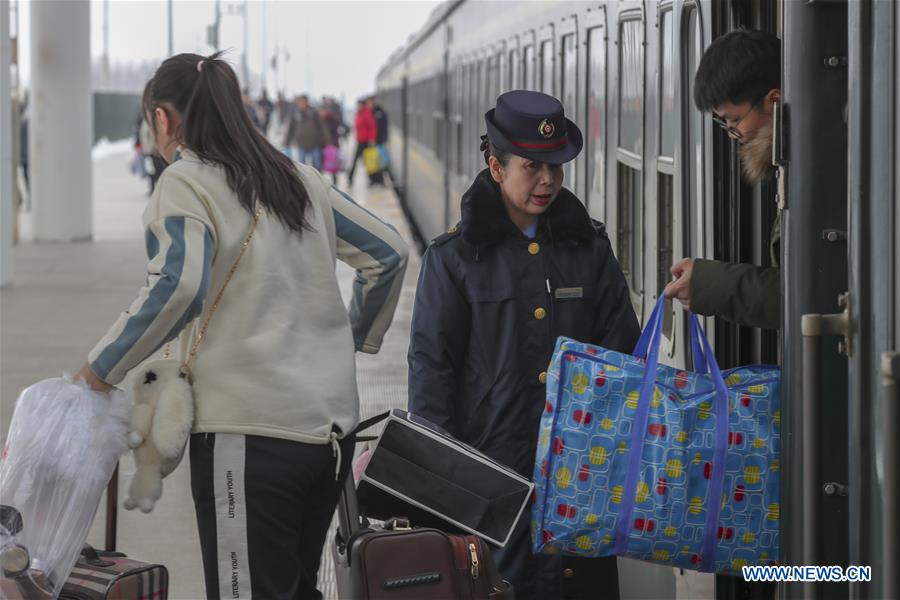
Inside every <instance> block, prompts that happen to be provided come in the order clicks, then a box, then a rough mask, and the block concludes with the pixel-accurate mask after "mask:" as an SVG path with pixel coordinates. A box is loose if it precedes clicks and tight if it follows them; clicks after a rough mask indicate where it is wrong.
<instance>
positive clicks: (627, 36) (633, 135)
mask: <svg viewBox="0 0 900 600" xmlns="http://www.w3.org/2000/svg"><path fill="white" fill-rule="evenodd" d="M642 25H643V24H642V23H641V21H640V20H636V19H632V20H628V21H622V22H621V23H619V147H620V148H624V149H626V150H629V151H631V152H633V153H635V154H638V155H640V154H641V152H642V151H643V147H642V143H641V129H642V127H641V125H642V121H643V112H644V45H643V40H642V39H641V38H642V37H643V35H642V33H641V27H642Z"/></svg>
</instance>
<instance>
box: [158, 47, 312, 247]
mask: <svg viewBox="0 0 900 600" xmlns="http://www.w3.org/2000/svg"><path fill="white" fill-rule="evenodd" d="M221 54H222V53H221V52H216V53H215V54H212V55H210V56H208V57H203V56H200V55H199V54H178V55H176V56H173V57H171V58H168V59H166V60H165V61H163V63H162V64H161V65H160V66H159V68H158V69H157V70H156V73H155V74H154V75H153V77H152V78H151V79H150V81H148V82H147V85H146V87H144V96H143V101H142V104H143V109H144V114H145V115H147V118H148V119H149V120H150V126H151V127H152V128H153V130H154V131H155V130H156V116H155V112H154V111H155V109H156V108H157V107H162V108H164V109H167V108H169V109H174V110H176V111H177V112H178V113H179V114H180V115H181V119H182V120H181V140H182V142H183V143H184V145H185V147H187V148H188V149H190V150H191V151H193V152H194V153H195V154H197V156H198V157H199V158H200V160H202V161H203V162H206V163H212V164H218V165H222V168H223V169H224V170H225V176H226V179H227V181H228V186H229V187H230V188H231V189H232V190H233V191H234V192H235V193H236V194H237V196H238V199H239V200H240V202H241V204H242V205H243V206H244V208H246V209H247V211H248V212H250V213H251V214H252V213H253V212H254V211H255V205H254V201H255V200H258V201H259V202H260V203H261V204H262V205H263V206H264V207H265V208H266V210H268V211H269V212H271V213H273V214H274V215H276V216H277V217H278V219H279V220H280V221H281V222H282V223H283V224H284V225H285V227H287V228H289V229H290V230H292V231H296V232H297V233H298V234H299V233H301V232H302V230H303V229H308V228H309V222H308V221H307V219H306V209H307V207H308V206H309V203H310V200H309V194H308V193H307V191H306V188H305V187H304V185H303V182H302V181H301V180H300V176H299V174H298V173H297V170H296V168H295V166H294V163H293V162H291V160H290V159H289V158H288V157H286V156H285V155H284V154H282V153H281V152H280V151H278V149H276V148H274V147H273V146H272V145H271V144H269V142H268V141H267V140H266V138H265V137H263V135H262V133H260V132H259V131H258V130H257V129H256V126H254V125H253V122H252V121H251V120H250V117H249V115H248V114H247V111H246V109H245V108H244V104H243V101H242V99H241V90H240V85H239V84H238V79H237V75H235V73H234V70H233V69H232V68H231V67H230V66H229V65H228V63H226V62H225V61H224V60H222V59H221V58H220V56H221Z"/></svg>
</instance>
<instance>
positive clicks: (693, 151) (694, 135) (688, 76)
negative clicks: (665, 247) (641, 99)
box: [681, 7, 706, 256]
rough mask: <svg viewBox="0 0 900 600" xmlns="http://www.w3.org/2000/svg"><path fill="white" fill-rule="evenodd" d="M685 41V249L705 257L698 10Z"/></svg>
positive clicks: (690, 15)
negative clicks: (698, 100)
mask: <svg viewBox="0 0 900 600" xmlns="http://www.w3.org/2000/svg"><path fill="white" fill-rule="evenodd" d="M682 36H683V42H682V44H681V52H682V53H683V55H684V63H683V64H684V66H685V70H684V79H685V81H684V85H682V86H681V89H682V93H683V96H682V99H681V103H682V106H684V107H685V110H686V111H687V115H686V116H687V128H686V135H685V144H686V150H687V151H686V153H685V160H684V161H683V163H684V169H686V171H687V172H686V173H685V178H684V180H685V182H686V183H687V190H685V192H686V193H685V198H686V206H685V207H684V210H685V214H686V215H688V218H687V219H686V221H687V223H688V226H687V228H686V230H687V231H686V239H685V244H684V247H685V249H686V250H687V254H688V256H705V255H706V241H705V239H706V236H705V230H706V228H705V219H704V209H703V206H704V202H703V160H704V135H703V113H702V112H700V111H699V110H698V109H697V107H696V105H695V104H694V73H696V72H697V66H698V65H699V64H700V57H701V56H702V55H703V35H702V32H701V29H700V19H699V18H698V14H697V9H696V8H693V7H691V8H690V9H688V10H687V14H686V16H685V19H684V30H683V32H682Z"/></svg>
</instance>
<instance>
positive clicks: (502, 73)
mask: <svg viewBox="0 0 900 600" xmlns="http://www.w3.org/2000/svg"><path fill="white" fill-rule="evenodd" d="M497 61H498V62H499V63H500V70H499V71H498V73H497V75H498V76H497V90H498V94H497V95H498V96H499V95H500V94H502V93H503V92H505V91H507V90H509V89H510V87H509V61H508V60H507V56H506V53H505V52H501V53H500V54H498V55H497Z"/></svg>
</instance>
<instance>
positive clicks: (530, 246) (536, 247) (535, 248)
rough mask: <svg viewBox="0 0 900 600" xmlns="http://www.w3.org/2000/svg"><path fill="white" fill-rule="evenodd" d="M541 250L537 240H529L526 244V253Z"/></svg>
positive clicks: (535, 252) (534, 252)
mask: <svg viewBox="0 0 900 600" xmlns="http://www.w3.org/2000/svg"><path fill="white" fill-rule="evenodd" d="M540 251H541V245H540V244H538V243H537V242H531V243H530V244H528V254H537V253H538V252H540Z"/></svg>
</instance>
